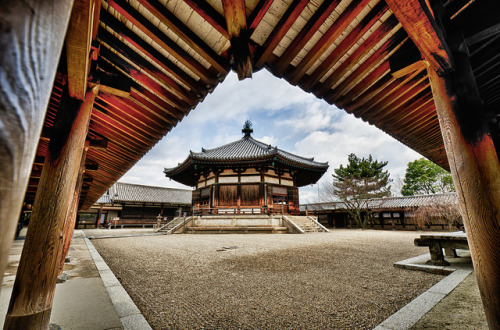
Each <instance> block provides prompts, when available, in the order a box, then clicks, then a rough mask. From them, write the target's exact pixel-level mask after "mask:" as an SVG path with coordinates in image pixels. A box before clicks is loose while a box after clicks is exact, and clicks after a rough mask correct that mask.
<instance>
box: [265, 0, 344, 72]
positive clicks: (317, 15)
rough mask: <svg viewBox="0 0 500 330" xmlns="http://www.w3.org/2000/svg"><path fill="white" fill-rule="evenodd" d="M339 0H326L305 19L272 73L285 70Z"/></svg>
mask: <svg viewBox="0 0 500 330" xmlns="http://www.w3.org/2000/svg"><path fill="white" fill-rule="evenodd" d="M339 3H340V0H326V1H324V2H323V3H322V4H321V6H319V7H318V9H317V10H316V11H315V12H314V14H313V16H312V17H311V18H310V19H309V20H308V21H307V23H306V25H305V26H304V27H303V28H302V30H300V33H299V34H298V35H297V36H296V37H295V39H294V40H293V42H292V43H291V44H290V45H289V46H288V48H287V49H286V51H285V52H284V53H283V55H281V57H280V59H279V61H278V63H277V65H276V67H275V69H274V74H275V75H276V76H278V77H280V76H281V75H282V74H283V72H285V70H286V68H287V67H288V65H289V64H290V63H291V62H292V61H293V59H294V58H295V56H297V54H298V53H299V52H300V51H301V50H302V49H303V48H304V46H305V45H306V44H307V43H308V42H309V40H310V39H311V37H312V36H313V35H314V34H315V33H316V32H318V29H319V28H320V27H321V25H322V24H323V23H324V22H325V20H326V19H327V18H328V16H330V14H331V13H332V12H333V10H334V9H335V8H337V6H338V5H339Z"/></svg>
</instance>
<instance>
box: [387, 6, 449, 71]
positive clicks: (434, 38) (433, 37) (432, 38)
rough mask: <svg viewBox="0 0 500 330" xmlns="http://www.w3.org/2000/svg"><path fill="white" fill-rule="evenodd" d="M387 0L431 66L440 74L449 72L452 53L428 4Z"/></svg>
mask: <svg viewBox="0 0 500 330" xmlns="http://www.w3.org/2000/svg"><path fill="white" fill-rule="evenodd" d="M386 2H387V5H388V6H389V8H391V10H392V12H393V13H394V15H395V16H396V17H397V19H398V21H399V22H400V23H401V25H403V28H404V29H405V30H406V32H407V33H408V36H410V38H411V39H412V40H413V42H414V43H415V45H416V46H417V48H418V49H419V50H420V52H421V53H422V56H423V58H424V59H425V60H426V61H428V62H429V64H430V66H431V67H432V68H433V69H434V70H436V71H437V72H438V73H439V74H443V73H444V72H449V71H450V70H451V69H452V68H453V63H452V57H451V55H450V54H451V53H450V50H449V48H448V45H447V43H446V42H445V39H444V36H443V32H442V31H441V30H440V29H439V28H438V26H437V24H436V22H435V20H434V18H433V17H432V14H431V13H430V10H429V8H428V7H427V5H424V6H422V5H421V2H420V1H419V0H406V1H398V0H387V1H386Z"/></svg>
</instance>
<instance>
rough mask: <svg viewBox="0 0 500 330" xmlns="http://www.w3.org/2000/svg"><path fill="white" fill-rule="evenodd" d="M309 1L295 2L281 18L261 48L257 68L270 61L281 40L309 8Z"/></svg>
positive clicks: (299, 0) (296, 0)
mask: <svg viewBox="0 0 500 330" xmlns="http://www.w3.org/2000/svg"><path fill="white" fill-rule="evenodd" d="M308 2H309V1H306V0H293V2H292V3H291V4H290V6H289V7H288V9H287V10H286V12H285V14H283V16H282V17H281V19H280V20H279V22H278V24H276V26H275V27H274V29H273V31H272V32H271V34H270V35H269V36H268V37H267V39H266V41H265V42H264V45H262V47H261V49H262V50H261V53H260V54H259V56H258V58H257V59H256V63H255V67H256V68H261V67H262V66H263V65H264V63H266V62H267V61H268V60H269V55H270V54H271V53H272V52H273V50H274V48H276V46H277V45H278V44H279V42H280V41H281V39H283V37H284V36H285V34H286V33H287V32H288V30H289V29H290V28H291V27H292V25H293V24H294V23H295V20H297V18H298V17H299V15H300V13H302V10H304V8H305V7H306V6H307V4H308Z"/></svg>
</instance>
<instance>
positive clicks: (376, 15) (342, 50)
mask: <svg viewBox="0 0 500 330" xmlns="http://www.w3.org/2000/svg"><path fill="white" fill-rule="evenodd" d="M388 9H389V8H388V7H387V5H386V4H385V2H384V1H381V2H379V3H378V4H377V5H376V6H375V7H374V8H373V9H372V10H371V11H370V12H369V13H368V14H367V15H366V16H365V17H364V18H363V20H361V22H360V23H359V24H358V25H356V27H355V28H354V29H352V31H351V32H350V33H349V35H348V36H347V37H345V39H344V40H342V42H341V43H340V44H339V45H338V46H337V47H336V48H335V49H334V50H333V52H331V53H330V55H328V56H327V57H326V58H325V60H324V61H323V62H322V63H321V64H320V65H319V66H318V67H317V68H316V69H315V70H314V72H313V73H312V74H311V75H309V76H308V78H307V79H304V82H303V83H302V84H301V87H302V88H303V89H304V90H306V91H310V90H311V89H312V88H313V87H314V85H316V84H317V83H318V81H319V80H320V79H321V78H322V77H323V76H324V75H325V74H326V73H327V72H328V71H329V70H330V69H331V68H332V67H333V66H334V65H335V64H336V63H337V62H338V61H339V60H340V59H341V58H342V56H344V55H345V54H346V53H347V52H348V51H349V49H351V47H353V46H354V45H355V44H356V42H358V40H359V39H360V38H361V37H362V36H363V35H364V34H365V33H366V32H367V31H368V30H369V29H371V28H372V26H373V25H374V24H375V23H376V22H378V21H379V19H380V18H381V17H382V16H383V15H384V14H385V13H386V12H387V10H388Z"/></svg>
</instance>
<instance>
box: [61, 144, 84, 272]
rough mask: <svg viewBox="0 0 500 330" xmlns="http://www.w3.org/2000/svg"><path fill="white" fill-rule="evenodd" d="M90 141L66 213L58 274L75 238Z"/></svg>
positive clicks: (62, 268)
mask: <svg viewBox="0 0 500 330" xmlns="http://www.w3.org/2000/svg"><path fill="white" fill-rule="evenodd" d="M89 145H90V143H89V141H88V140H87V141H85V147H84V148H83V152H82V160H81V161H80V168H79V170H78V178H77V180H76V185H75V191H74V193H73V196H72V199H71V203H70V205H69V209H68V214H67V215H66V220H65V221H64V230H63V251H62V254H61V260H60V262H59V271H58V272H57V275H61V274H62V273H63V270H64V263H65V259H66V256H67V255H68V251H69V246H70V244H71V239H72V238H73V230H74V229H75V223H76V217H77V214H78V206H79V202H80V193H81V191H82V184H83V173H84V172H85V159H86V158H87V151H88V150H89Z"/></svg>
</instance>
